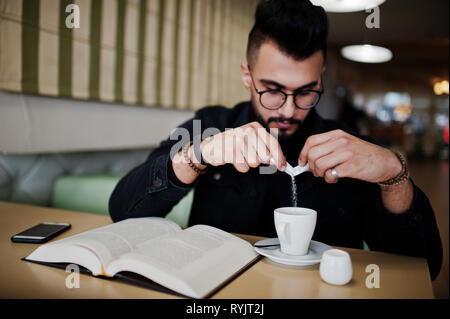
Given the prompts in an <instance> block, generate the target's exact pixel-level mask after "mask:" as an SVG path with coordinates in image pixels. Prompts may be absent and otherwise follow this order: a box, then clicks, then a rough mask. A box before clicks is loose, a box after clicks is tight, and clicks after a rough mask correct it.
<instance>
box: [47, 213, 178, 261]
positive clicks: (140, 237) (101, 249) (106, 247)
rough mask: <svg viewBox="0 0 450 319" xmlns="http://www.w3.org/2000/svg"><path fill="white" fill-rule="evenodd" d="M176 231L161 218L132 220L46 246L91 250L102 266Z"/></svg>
mask: <svg viewBox="0 0 450 319" xmlns="http://www.w3.org/2000/svg"><path fill="white" fill-rule="evenodd" d="M180 231H181V228H180V227H179V226H178V225H177V224H175V223H174V222H172V221H170V220H168V219H165V218H160V217H147V218H133V219H126V220H123V221H121V222H118V223H115V224H112V225H107V226H103V227H100V228H97V229H94V230H90V231H87V232H84V233H81V234H78V235H75V236H71V237H68V238H64V239H61V240H58V241H55V242H53V243H50V244H48V246H49V247H50V246H62V245H78V246H82V247H86V248H88V249H90V250H92V251H94V252H95V253H96V255H97V256H98V257H99V259H100V261H101V263H102V264H103V265H105V266H106V265H107V264H108V263H110V262H111V261H113V260H114V259H116V258H118V257H119V256H120V255H122V254H126V253H128V252H130V251H132V250H133V249H135V248H136V247H137V246H138V245H139V244H140V243H143V242H146V241H148V240H151V239H154V238H158V237H161V236H169V235H171V234H175V233H176V232H180ZM105 268H106V267H105Z"/></svg>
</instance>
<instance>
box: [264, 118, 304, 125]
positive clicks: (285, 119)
mask: <svg viewBox="0 0 450 319" xmlns="http://www.w3.org/2000/svg"><path fill="white" fill-rule="evenodd" d="M270 122H284V123H289V124H302V121H301V120H298V119H294V118H290V119H288V118H284V117H270V118H269V119H268V120H267V124H269V123H270Z"/></svg>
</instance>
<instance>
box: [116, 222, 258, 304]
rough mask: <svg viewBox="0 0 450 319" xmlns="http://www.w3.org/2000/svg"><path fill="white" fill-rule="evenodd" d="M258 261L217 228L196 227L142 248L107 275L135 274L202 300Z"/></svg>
mask: <svg viewBox="0 0 450 319" xmlns="http://www.w3.org/2000/svg"><path fill="white" fill-rule="evenodd" d="M256 257H257V254H256V252H255V251H254V249H253V247H252V246H251V245H250V244H249V243H248V242H246V241H244V240H242V239H240V238H238V237H236V236H234V235H231V234H229V233H227V232H224V231H222V230H219V229H217V228H214V227H210V226H205V225H196V226H193V227H190V228H188V229H185V230H183V231H182V232H178V233H176V234H174V235H172V236H170V237H161V238H157V239H154V240H151V241H147V242H145V243H142V244H139V245H138V246H137V248H136V249H135V250H134V251H133V252H131V253H129V254H125V255H123V256H122V257H121V258H120V259H119V260H117V261H115V262H113V263H112V264H111V267H109V268H108V269H107V272H108V273H110V274H114V273H116V272H119V271H123V270H128V271H134V272H137V273H139V274H140V275H143V276H146V277H148V278H149V279H151V280H153V281H155V282H157V283H159V284H161V285H163V286H166V287H168V288H170V289H172V290H175V291H178V292H181V293H183V294H186V295H188V296H192V297H202V296H204V295H206V294H207V293H208V292H210V291H211V290H213V289H214V288H215V287H217V286H218V285H220V284H221V283H222V282H224V281H226V280H227V279H228V278H229V277H230V276H232V275H233V274H234V273H236V272H237V271H239V270H240V269H241V268H242V267H244V266H245V265H247V264H248V263H250V262H251V261H252V260H253V259H254V258H256Z"/></svg>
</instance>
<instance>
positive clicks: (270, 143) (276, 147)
mask: <svg viewBox="0 0 450 319" xmlns="http://www.w3.org/2000/svg"><path fill="white" fill-rule="evenodd" d="M258 136H259V137H260V140H261V141H262V142H263V143H264V145H265V146H266V148H267V149H268V150H269V155H270V157H272V158H273V159H274V160H275V165H276V166H277V168H278V169H279V170H282V171H283V170H284V169H285V168H286V157H285V156H284V154H283V150H282V149H281V146H280V143H278V140H277V139H276V138H275V137H274V136H272V135H271V134H269V133H268V132H267V131H266V130H265V129H264V128H260V129H258ZM269 161H270V158H269Z"/></svg>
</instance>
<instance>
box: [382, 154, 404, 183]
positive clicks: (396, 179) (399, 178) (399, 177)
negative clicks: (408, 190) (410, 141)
mask: <svg viewBox="0 0 450 319" xmlns="http://www.w3.org/2000/svg"><path fill="white" fill-rule="evenodd" d="M392 152H394V154H395V155H396V156H397V158H398V159H399V160H400V163H401V164H402V170H401V172H400V173H399V174H398V175H397V176H395V177H393V178H391V179H389V180H387V181H384V182H381V183H378V185H380V186H381V187H382V188H388V187H391V186H395V185H400V184H403V183H404V182H406V181H407V180H409V178H410V174H409V170H408V165H407V162H406V158H405V156H404V155H403V154H402V153H400V152H398V151H395V150H392Z"/></svg>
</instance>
